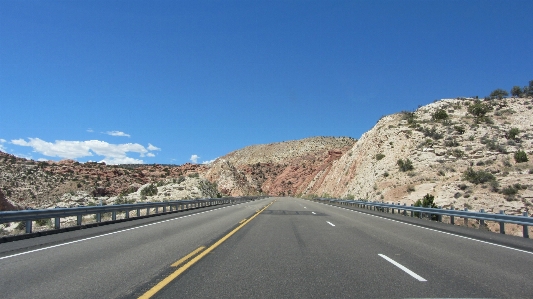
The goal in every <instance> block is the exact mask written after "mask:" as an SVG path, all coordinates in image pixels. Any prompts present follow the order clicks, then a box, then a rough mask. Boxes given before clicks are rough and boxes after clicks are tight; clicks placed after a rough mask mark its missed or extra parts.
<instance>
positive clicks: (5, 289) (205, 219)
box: [0, 199, 271, 298]
mask: <svg viewBox="0 0 533 299" xmlns="http://www.w3.org/2000/svg"><path fill="white" fill-rule="evenodd" d="M270 201H271V200H268V199H262V200H257V201H253V202H247V203H243V204H238V205H233V206H229V205H223V206H220V207H215V209H197V210H193V211H188V212H183V213H176V214H169V215H164V216H158V217H151V218H145V219H141V220H135V221H128V222H123V223H117V224H111V225H106V226H101V227H96V228H90V229H85V230H79V231H72V232H65V233H60V234H56V235H50V236H44V237H38V238H33V239H27V240H21V241H16V242H10V243H2V244H0V298H118V297H132V296H133V294H134V292H135V290H137V289H138V288H139V287H140V286H143V285H147V284H149V283H150V282H151V281H153V280H154V279H157V278H159V277H164V276H166V274H167V272H168V271H169V264H171V263H173V262H174V261H176V260H178V259H179V258H181V257H182V256H184V255H186V254H187V253H189V252H191V251H193V250H194V249H196V248H197V247H198V246H201V245H204V244H209V243H212V242H213V241H214V240H217V239H219V238H220V237H221V236H223V235H225V234H226V233H227V231H228V230H229V229H230V228H232V227H235V226H236V225H238V223H239V222H240V221H241V220H242V219H244V218H247V217H250V215H253V214H254V213H255V211H256V210H257V209H259V208H261V207H262V206H265V205H266V204H268V203H269V202H270ZM50 247H52V248H50Z"/></svg>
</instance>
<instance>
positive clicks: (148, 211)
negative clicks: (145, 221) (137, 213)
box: [146, 208, 150, 216]
mask: <svg viewBox="0 0 533 299" xmlns="http://www.w3.org/2000/svg"><path fill="white" fill-rule="evenodd" d="M148 215H150V208H146V216H148Z"/></svg>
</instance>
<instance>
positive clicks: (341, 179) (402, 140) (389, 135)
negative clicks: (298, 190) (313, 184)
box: [308, 98, 533, 214]
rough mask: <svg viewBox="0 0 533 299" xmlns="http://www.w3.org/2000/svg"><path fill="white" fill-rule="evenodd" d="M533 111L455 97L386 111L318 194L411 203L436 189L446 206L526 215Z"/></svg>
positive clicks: (532, 170) (532, 193)
mask: <svg viewBox="0 0 533 299" xmlns="http://www.w3.org/2000/svg"><path fill="white" fill-rule="evenodd" d="M532 113H533V102H532V100H531V99H524V98H508V99H503V100H491V101H476V100H474V99H450V100H441V101H438V102H435V103H432V104H429V105H427V106H423V107H420V108H419V109H417V110H416V111H414V112H402V113H398V114H394V115H389V116H386V117H384V118H382V119H381V120H379V121H378V123H377V124H376V125H375V127H374V128H372V129H371V130H370V131H369V132H367V133H365V134H364V135H363V136H362V137H361V139H360V140H359V141H358V142H357V143H356V144H355V145H354V146H353V147H352V148H351V149H350V150H348V151H347V152H346V153H345V154H344V155H343V156H342V157H341V158H340V159H338V160H336V161H334V162H333V165H332V167H331V170H330V171H329V173H328V174H327V175H326V177H325V178H324V180H323V183H322V184H321V185H320V187H319V188H318V189H317V190H316V193H315V194H316V195H319V196H322V195H331V196H335V197H342V198H361V199H369V200H383V201H388V202H400V203H406V204H408V205H409V204H413V203H414V202H415V201H416V200H417V199H420V198H422V197H423V196H424V195H425V194H427V193H429V194H432V195H434V196H435V202H436V203H437V205H440V206H443V207H450V206H452V205H453V206H454V207H456V208H461V209H462V208H468V209H474V210H479V209H481V208H483V209H485V210H487V211H495V212H498V211H499V210H500V209H502V210H506V212H507V213H512V214H517V213H521V212H522V211H526V210H527V209H529V207H530V206H531V205H532V199H533V185H532V179H533V166H532V163H531V158H532V157H531V155H532V152H533V151H532V149H533V120H532V119H533V118H532ZM515 155H517V157H522V158H518V159H515ZM400 159H401V160H402V161H403V170H404V171H402V169H400V165H399V163H398V162H399V160H400ZM525 160H529V161H528V162H525ZM407 161H410V162H407ZM406 165H412V169H410V168H411V167H408V166H406ZM308 195H309V193H308Z"/></svg>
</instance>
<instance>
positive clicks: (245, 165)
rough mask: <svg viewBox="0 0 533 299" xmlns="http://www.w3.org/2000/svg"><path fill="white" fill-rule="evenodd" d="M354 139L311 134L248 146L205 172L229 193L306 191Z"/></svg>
mask: <svg viewBox="0 0 533 299" xmlns="http://www.w3.org/2000/svg"><path fill="white" fill-rule="evenodd" d="M355 142H356V140H355V139H353V138H349V137H313V138H306V139H302V140H294V141H286V142H279V143H273V144H265V145H254V146H249V147H246V148H243V149H241V150H237V151H235V152H232V153H229V154H227V155H225V156H223V157H221V158H219V159H217V160H216V161H215V162H214V163H213V164H211V165H210V167H209V170H208V171H207V172H206V173H205V176H206V178H207V179H208V180H210V181H213V182H216V183H217V185H218V188H219V191H220V192H222V193H224V194H228V195H244V194H259V193H266V194H272V195H299V194H302V193H308V192H310V191H312V190H314V187H313V186H314V185H315V184H317V186H318V185H320V183H321V177H323V176H325V175H326V174H327V173H328V172H329V170H330V167H331V165H332V162H333V161H335V160H337V159H339V158H340V157H341V156H342V154H343V153H344V152H346V150H348V149H349V148H351V147H352V146H353V144H354V143H355Z"/></svg>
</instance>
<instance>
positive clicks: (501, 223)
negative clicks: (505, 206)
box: [500, 210, 505, 235]
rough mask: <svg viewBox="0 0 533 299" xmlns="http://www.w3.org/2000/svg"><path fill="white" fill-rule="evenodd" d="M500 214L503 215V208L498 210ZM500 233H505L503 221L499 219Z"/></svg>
mask: <svg viewBox="0 0 533 299" xmlns="http://www.w3.org/2000/svg"><path fill="white" fill-rule="evenodd" d="M500 214H502V215H505V210H500ZM500 234H503V235H505V222H503V221H500Z"/></svg>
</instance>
